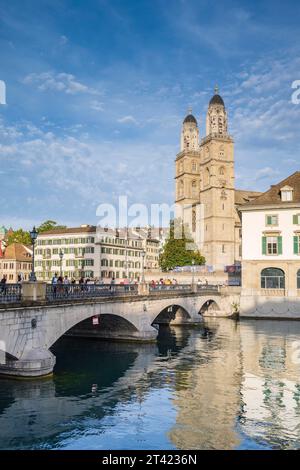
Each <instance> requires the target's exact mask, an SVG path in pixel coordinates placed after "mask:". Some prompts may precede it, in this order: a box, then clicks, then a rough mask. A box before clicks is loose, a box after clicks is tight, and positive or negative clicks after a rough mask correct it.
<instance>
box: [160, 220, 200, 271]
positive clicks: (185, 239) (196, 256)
mask: <svg viewBox="0 0 300 470" xmlns="http://www.w3.org/2000/svg"><path fill="white" fill-rule="evenodd" d="M193 261H194V264H196V265H199V264H204V263H205V258H204V256H202V255H201V253H200V251H198V250H197V249H195V243H194V240H193V239H192V237H191V235H190V233H189V231H188V229H187V227H186V226H184V225H183V224H182V221H181V220H180V219H175V220H172V221H171V222H170V232H169V237H168V239H167V240H166V243H165V245H164V247H163V252H162V253H161V255H160V259H159V264H160V267H161V268H162V270H163V271H167V270H170V269H174V268H175V267H176V266H190V265H192V264H193Z"/></svg>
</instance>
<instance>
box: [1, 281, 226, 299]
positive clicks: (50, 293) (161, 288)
mask: <svg viewBox="0 0 300 470" xmlns="http://www.w3.org/2000/svg"><path fill="white" fill-rule="evenodd" d="M175 292H176V293H178V292H182V293H192V292H195V290H194V289H192V285H191V284H158V285H151V284H150V285H149V295H159V294H163V293H175ZM196 292H198V293H203V294H217V293H219V286H217V285H206V284H204V285H197V289H196ZM138 294H139V286H138V285H137V284H114V285H109V284H56V285H52V284H47V285H46V300H47V301H48V302H54V301H56V300H72V299H90V298H95V297H113V296H132V295H138ZM143 295H144V294H143ZM21 301H22V285H21V284H3V285H1V284H0V304H6V303H13V302H15V303H16V302H21Z"/></svg>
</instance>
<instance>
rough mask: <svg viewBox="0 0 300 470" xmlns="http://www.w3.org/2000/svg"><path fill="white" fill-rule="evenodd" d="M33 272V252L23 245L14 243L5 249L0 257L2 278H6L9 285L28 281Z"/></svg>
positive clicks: (0, 274) (0, 275)
mask: <svg viewBox="0 0 300 470" xmlns="http://www.w3.org/2000/svg"><path fill="white" fill-rule="evenodd" d="M31 270H32V250H31V249H30V248H29V247H27V246H26V245H23V244H22V243H12V244H11V245H8V246H7V247H6V248H5V251H4V252H3V253H2V256H1V257H0V277H1V279H2V278H3V277H4V276H5V277H6V281H7V282H8V283H16V282H18V278H19V277H20V278H21V280H22V281H28V280H29V275H30V273H31Z"/></svg>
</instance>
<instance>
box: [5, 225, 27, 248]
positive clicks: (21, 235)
mask: <svg viewBox="0 0 300 470" xmlns="http://www.w3.org/2000/svg"><path fill="white" fill-rule="evenodd" d="M6 243H7V245H11V244H12V243H23V244H24V245H31V239H30V235H29V232H26V231H25V230H23V229H22V228H19V229H18V230H14V231H13V232H9V233H8V235H7V239H6Z"/></svg>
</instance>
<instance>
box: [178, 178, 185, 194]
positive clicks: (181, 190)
mask: <svg viewBox="0 0 300 470" xmlns="http://www.w3.org/2000/svg"><path fill="white" fill-rule="evenodd" d="M183 186H184V184H183V180H180V181H179V191H178V193H179V196H183Z"/></svg>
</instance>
